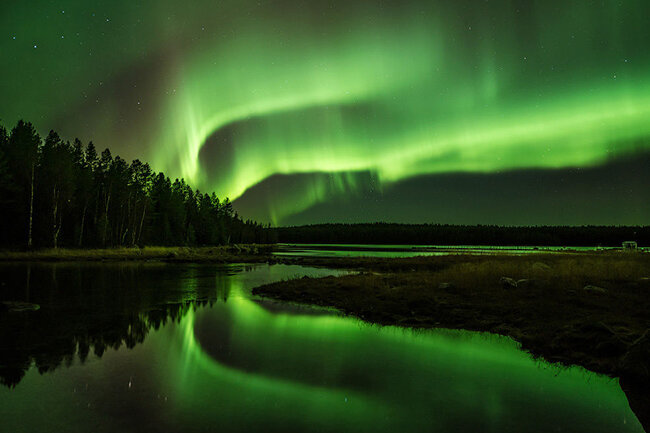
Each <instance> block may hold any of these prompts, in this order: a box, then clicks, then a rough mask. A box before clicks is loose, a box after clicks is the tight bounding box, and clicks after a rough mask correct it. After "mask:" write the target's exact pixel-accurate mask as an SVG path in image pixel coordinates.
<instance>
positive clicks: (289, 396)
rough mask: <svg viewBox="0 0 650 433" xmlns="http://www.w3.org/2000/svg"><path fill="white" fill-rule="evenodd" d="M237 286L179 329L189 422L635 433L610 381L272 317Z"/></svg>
mask: <svg viewBox="0 0 650 433" xmlns="http://www.w3.org/2000/svg"><path fill="white" fill-rule="evenodd" d="M237 279H238V276H234V277H233V281H232V285H231V288H232V289H234V290H233V292H232V293H233V296H232V297H231V298H229V299H228V301H227V303H221V304H217V305H215V306H213V308H212V309H205V310H198V311H196V312H191V313H190V314H188V316H187V317H186V318H185V320H184V322H183V323H182V325H181V327H180V328H179V331H178V332H180V333H181V334H182V336H183V337H182V340H183V343H182V351H181V353H182V358H181V359H182V362H181V365H182V367H181V368H180V369H179V370H178V371H177V373H178V374H179V376H178V379H179V380H177V381H176V383H177V391H178V392H179V395H180V396H181V398H180V400H181V401H182V402H183V403H182V405H183V408H184V410H192V411H198V412H200V411H201V410H210V407H212V406H213V405H217V406H219V407H221V405H225V406H226V407H227V408H229V409H232V410H235V411H237V412H239V411H240V410H241V406H242V405H243V406H245V407H246V408H247V409H246V412H250V413H251V416H259V417H262V418H264V419H265V420H266V421H265V422H269V423H270V424H271V425H274V423H276V422H277V423H285V422H289V423H291V424H290V425H294V423H295V424H296V425H300V423H305V425H304V428H306V429H309V428H310V427H311V428H315V425H314V422H313V421H314V419H318V420H319V421H318V423H322V424H318V426H319V427H323V426H325V428H326V430H328V431H329V430H330V429H331V430H332V431H336V430H339V431H340V430H345V429H349V428H350V426H363V428H362V430H369V431H370V430H374V431H377V430H380V431H397V430H401V431H404V429H406V430H409V429H415V430H426V429H427V428H433V429H434V430H436V431H457V430H455V428H456V427H458V426H459V425H465V426H466V427H467V428H473V429H477V430H474V431H511V429H512V426H513V425H514V426H517V428H516V429H514V430H512V431H535V430H536V429H538V428H540V426H541V427H542V428H543V429H546V430H551V429H552V428H554V427H555V426H561V425H565V426H566V425H572V426H573V427H574V428H576V431H581V429H582V428H583V427H582V426H584V429H585V431H587V430H588V431H590V432H594V431H603V432H606V431H607V432H609V431H641V430H639V426H638V425H637V422H636V420H635V419H634V415H632V414H631V412H630V411H629V408H628V407H627V402H626V400H625V397H624V396H623V394H622V392H621V391H620V388H619V387H618V385H617V383H616V381H612V380H609V379H607V378H604V377H597V376H595V375H593V374H591V373H588V372H585V371H584V370H582V369H579V368H571V369H567V370H560V369H558V368H556V367H549V366H545V365H544V364H543V363H542V364H537V363H536V362H534V361H532V360H531V359H530V357H529V356H528V355H527V354H525V353H523V352H521V351H520V350H519V349H518V346H517V345H516V344H515V343H514V342H512V341H511V340H509V339H506V338H501V337H496V336H489V335H479V334H476V333H463V332H458V331H444V330H441V331H435V332H429V331H424V332H414V331H410V330H405V329H400V328H392V327H387V328H377V327H374V326H370V325H364V324H362V323H360V322H358V321H357V320H355V319H352V318H343V317H339V316H332V315H327V314H323V315H321V314H312V313H310V312H309V311H308V310H302V311H300V310H298V311H296V310H295V309H293V308H288V309H287V310H286V311H282V310H281V309H280V311H276V309H275V308H273V307H270V308H269V307H266V306H264V305H260V304H259V303H257V302H255V301H252V300H251V299H249V298H248V297H247V295H245V290H243V289H242V288H241V287H242V286H239V283H238V282H237ZM179 367H180V365H179ZM225 390H228V391H225ZM224 394H225V395H224ZM605 402H607V403H605ZM190 408H191V409H190ZM469 413H471V416H470V417H469V418H468V414H469ZM376 414H382V415H383V416H384V417H383V418H382V417H378V416H377V415H376ZM233 418H236V416H235V415H233ZM305 418H307V421H305ZM222 420H228V421H225V422H230V418H229V417H228V416H227V415H223V416H222ZM324 420H327V421H324ZM624 420H625V423H626V424H623V421H624ZM239 422H241V421H239ZM249 422H250V423H252V424H248V423H249ZM255 423H256V421H254V420H249V421H246V422H244V423H243V424H242V425H249V426H250V425H254V424H255ZM301 428H302V427H301ZM359 428H361V427H359ZM396 429H397V430H396Z"/></svg>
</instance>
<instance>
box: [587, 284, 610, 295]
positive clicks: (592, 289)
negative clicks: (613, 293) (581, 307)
mask: <svg viewBox="0 0 650 433" xmlns="http://www.w3.org/2000/svg"><path fill="white" fill-rule="evenodd" d="M582 290H584V291H585V292H590V293H607V289H603V288H602V287H598V286H593V285H591V284H589V285H587V286H584V287H583V288H582Z"/></svg>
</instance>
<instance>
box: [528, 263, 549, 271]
mask: <svg viewBox="0 0 650 433" xmlns="http://www.w3.org/2000/svg"><path fill="white" fill-rule="evenodd" d="M532 269H533V271H534V272H548V271H550V270H551V267H550V266H549V265H547V264H546V263H544V262H535V263H533V266H532Z"/></svg>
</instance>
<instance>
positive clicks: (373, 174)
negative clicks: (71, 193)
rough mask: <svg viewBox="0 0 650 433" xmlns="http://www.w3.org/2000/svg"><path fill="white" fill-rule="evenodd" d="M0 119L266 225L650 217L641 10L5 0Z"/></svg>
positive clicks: (465, 3) (646, 57) (649, 133)
mask: <svg viewBox="0 0 650 433" xmlns="http://www.w3.org/2000/svg"><path fill="white" fill-rule="evenodd" d="M0 56H1V58H2V68H0V120H1V121H2V123H3V124H4V125H5V126H7V127H11V126H13V124H14V123H15V122H16V121H17V120H18V119H20V118H23V119H26V120H28V121H31V122H33V123H34V124H35V125H36V126H37V128H38V129H39V131H40V132H41V133H47V131H48V130H50V129H56V130H57V131H58V132H59V133H60V134H61V135H62V136H63V137H66V138H68V139H72V138H74V137H79V138H81V139H82V140H84V141H89V140H93V141H94V143H95V144H96V146H97V147H98V148H99V149H103V148H105V147H109V148H110V149H111V150H112V151H113V153H114V154H119V155H120V156H122V157H125V158H127V159H133V158H140V159H143V160H145V161H148V162H150V163H151V165H152V167H153V168H154V169H156V170H162V171H164V172H165V173H167V174H168V175H170V176H172V177H184V178H185V179H186V180H187V181H188V182H190V183H191V184H192V185H194V186H195V187H198V188H200V189H201V190H202V191H212V190H214V191H216V192H217V194H218V195H219V196H221V197H225V196H229V197H230V198H231V199H233V200H235V207H236V209H238V210H239V211H240V213H241V214H242V216H244V217H245V218H248V217H251V218H257V219H260V220H262V221H269V222H272V223H274V224H303V223H311V222H334V221H346V222H362V221H377V220H383V221H396V222H434V223H435V222H440V223H464V224H465V223H470V224H476V223H490V224H648V223H649V221H650V188H649V185H650V178H649V175H648V172H650V158H649V156H648V155H649V152H650V138H649V137H650V2H648V1H647V0H624V1H619V0H617V1H610V0H605V1H596V0H589V1H587V0H584V1H580V0H576V1H566V0H561V1H560V0H539V1H533V0H520V1H514V0H512V1H506V0H453V1H440V0H438V1H432V0H429V1H409V0H400V1H350V0H346V1H320V0H313V1H295V0H284V1H247V0H237V1H229V0H225V1H212V0H211V1H195V0H192V1H184V2H181V1H178V0H173V1H172V0H156V1H133V0H129V1H125V0H116V1H110V2H109V1H96V0H95V1H92V0H84V1H80V0H77V1H51V0H48V1H44V0H31V1H9V0H7V1H2V2H1V3H0Z"/></svg>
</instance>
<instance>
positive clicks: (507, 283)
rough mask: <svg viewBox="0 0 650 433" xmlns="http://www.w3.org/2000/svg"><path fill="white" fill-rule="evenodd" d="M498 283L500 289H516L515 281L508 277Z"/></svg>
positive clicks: (502, 278)
mask: <svg viewBox="0 0 650 433" xmlns="http://www.w3.org/2000/svg"><path fill="white" fill-rule="evenodd" d="M499 283H500V284H501V287H503V288H504V289H516V288H517V281H515V280H514V279H512V278H509V277H501V279H500V280H499Z"/></svg>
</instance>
